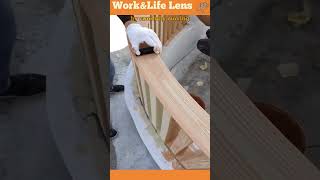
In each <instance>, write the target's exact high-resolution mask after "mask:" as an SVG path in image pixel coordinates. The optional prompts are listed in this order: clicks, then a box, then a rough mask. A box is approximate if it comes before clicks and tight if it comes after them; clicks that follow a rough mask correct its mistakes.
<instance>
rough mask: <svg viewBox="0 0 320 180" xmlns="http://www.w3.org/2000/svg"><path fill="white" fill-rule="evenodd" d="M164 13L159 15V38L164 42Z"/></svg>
mask: <svg viewBox="0 0 320 180" xmlns="http://www.w3.org/2000/svg"><path fill="white" fill-rule="evenodd" d="M162 17H163V16H162V15H160V16H159V39H160V41H161V42H162V43H163V21H162Z"/></svg>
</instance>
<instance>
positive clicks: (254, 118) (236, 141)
mask: <svg viewBox="0 0 320 180" xmlns="http://www.w3.org/2000/svg"><path fill="white" fill-rule="evenodd" d="M212 61H213V62H212V65H211V67H213V76H211V77H212V78H211V79H212V80H211V83H213V84H212V87H213V90H212V91H213V92H212V94H213V101H212V103H213V104H212V105H211V106H212V107H213V108H212V109H213V118H214V120H213V121H212V123H213V127H214V129H213V130H212V132H213V144H212V145H213V147H212V149H213V152H214V153H213V157H212V159H213V168H214V172H215V173H214V176H215V177H216V178H217V179H222V180H224V179H227V180H229V179H237V180H270V179H274V180H301V179H308V180H319V179H320V173H319V170H318V169H317V168H316V167H315V166H314V165H313V164H312V163H311V162H310V161H309V160H308V159H307V158H306V157H305V156H304V155H303V154H302V153H300V151H299V150H298V149H297V148H296V147H295V146H294V145H292V144H291V143H290V142H289V141H288V140H287V139H286V138H285V137H284V136H283V135H282V134H281V133H280V131H279V130H278V129H276V127H274V126H273V125H272V123H271V122H270V121H269V120H268V119H267V118H266V117H265V116H264V115H263V114H262V113H261V112H260V111H259V110H258V109H257V108H256V107H255V105H254V104H253V103H252V102H251V101H250V100H249V98H248V97H247V96H246V95H245V94H244V93H243V92H242V91H241V90H240V89H239V88H238V87H237V86H236V84H235V83H234V82H233V81H232V80H231V79H230V78H229V77H228V76H227V74H226V73H225V72H224V71H223V70H222V69H221V68H220V66H219V65H218V63H217V62H216V61H215V60H213V59H212Z"/></svg>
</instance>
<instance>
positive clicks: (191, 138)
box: [131, 54, 210, 169]
mask: <svg viewBox="0 0 320 180" xmlns="http://www.w3.org/2000/svg"><path fill="white" fill-rule="evenodd" d="M131 57H132V61H133V64H134V69H135V74H136V80H137V86H138V92H139V94H140V98H141V102H142V104H143V106H144V109H145V112H146V114H147V116H148V117H149V119H150V121H151V122H152V124H153V126H154V128H155V130H156V132H157V133H158V134H159V136H160V137H161V139H162V140H163V142H164V143H165V144H166V145H167V147H168V148H169V149H170V151H171V153H172V155H173V156H174V157H176V159H177V161H178V162H179V163H180V165H181V166H182V167H183V168H185V169H206V168H209V167H210V162H209V158H210V116H209V114H208V113H207V112H206V111H205V110H204V109H202V107H201V106H200V105H198V103H197V102H196V101H195V100H194V99H193V98H192V97H191V96H190V95H189V93H188V92H187V91H186V90H185V89H184V88H183V87H182V86H181V85H180V84H179V82H178V81H177V80H176V79H175V78H174V76H173V75H172V74H171V72H170V71H169V70H168V68H167V67H166V65H165V64H164V63H163V61H162V60H161V58H160V56H159V55H156V54H149V55H143V56H136V55H134V54H132V56H131Z"/></svg>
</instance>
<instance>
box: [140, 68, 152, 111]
mask: <svg viewBox="0 0 320 180" xmlns="http://www.w3.org/2000/svg"><path fill="white" fill-rule="evenodd" d="M139 71H140V70H139ZM140 81H141V88H142V96H143V105H144V109H145V111H146V114H147V115H148V117H150V114H149V108H148V107H149V104H148V94H147V83H146V82H145V80H144V78H143V77H142V76H141V73H140Z"/></svg>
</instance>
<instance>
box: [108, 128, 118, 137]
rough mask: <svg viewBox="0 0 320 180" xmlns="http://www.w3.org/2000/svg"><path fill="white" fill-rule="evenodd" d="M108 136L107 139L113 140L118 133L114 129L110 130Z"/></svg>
mask: <svg viewBox="0 0 320 180" xmlns="http://www.w3.org/2000/svg"><path fill="white" fill-rule="evenodd" d="M109 133H110V134H109V137H110V138H111V139H114V138H115V137H116V136H117V135H118V132H117V131H116V130H115V129H112V128H111V129H110V132H109Z"/></svg>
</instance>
